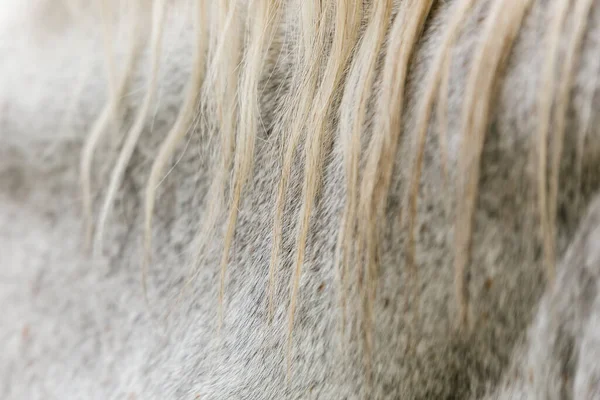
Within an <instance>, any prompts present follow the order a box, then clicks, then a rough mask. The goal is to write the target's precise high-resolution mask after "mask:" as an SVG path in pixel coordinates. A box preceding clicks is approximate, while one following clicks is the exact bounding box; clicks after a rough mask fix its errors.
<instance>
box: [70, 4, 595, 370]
mask: <svg viewBox="0 0 600 400" xmlns="http://www.w3.org/2000/svg"><path fill="white" fill-rule="evenodd" d="M193 3H194V7H195V16H194V27H195V31H194V35H195V36H194V57H193V68H192V72H191V76H190V78H189V83H188V87H187V94H186V96H185V99H184V101H183V104H182V106H181V109H180V111H179V116H178V118H177V120H176V122H175V124H174V125H173V127H172V129H171V130H170V132H169V133H168V135H167V136H166V137H165V139H164V141H163V143H162V145H161V147H160V149H159V151H158V155H157V157H156V159H155V160H154V164H153V165H152V168H151V172H150V178H149V180H148V184H147V187H146V191H145V201H146V202H145V225H144V230H145V253H146V256H145V260H144V261H143V263H142V265H143V282H144V291H145V286H146V284H145V281H146V278H145V276H146V268H147V265H148V263H149V262H150V255H151V251H152V244H151V235H150V230H151V224H152V216H153V212H154V208H155V194H156V188H157V186H158V184H159V182H160V180H161V177H162V175H163V173H164V169H165V166H166V165H167V162H168V161H169V159H170V158H171V157H172V156H173V154H174V151H175V149H176V147H177V145H178V144H179V143H180V142H181V141H182V139H183V138H184V137H185V135H186V133H187V132H188V130H189V129H190V128H191V126H192V124H193V121H194V118H195V111H196V110H197V109H198V105H199V104H200V106H201V107H202V108H203V109H206V110H208V111H209V112H211V113H212V114H213V115H214V116H215V119H216V122H215V125H214V126H212V125H210V126H208V129H210V130H211V131H212V132H214V133H215V134H218V135H219V137H220V156H219V157H218V158H217V159H216V160H215V161H214V167H213V168H212V179H213V181H212V184H211V188H210V190H209V196H208V199H207V203H206V207H205V213H206V214H205V217H204V221H205V223H204V228H203V229H202V231H201V232H199V234H198V235H199V237H198V243H199V245H198V252H197V257H196V259H197V260H199V259H201V257H202V254H203V251H204V244H205V242H206V240H207V239H208V237H209V235H211V234H212V233H213V232H214V231H215V230H216V228H217V222H218V219H219V215H221V213H222V212H223V211H226V212H227V218H226V225H225V231H224V236H223V243H224V247H223V253H222V258H221V262H220V266H219V268H220V286H219V305H220V306H219V325H220V324H221V323H222V320H223V317H222V315H223V309H222V308H223V294H224V290H225V277H226V273H227V265H228V262H229V253H230V249H231V246H232V242H233V238H234V233H235V228H236V223H237V218H238V209H239V205H240V202H241V199H242V196H243V194H244V189H245V185H246V183H247V182H248V180H249V178H250V177H251V176H252V173H253V159H254V149H255V142H256V140H257V135H258V132H259V130H260V124H261V121H260V116H259V96H260V94H259V82H260V79H261V76H262V74H263V73H264V67H265V62H264V60H265V58H266V56H267V53H268V52H269V50H270V49H271V48H272V46H275V45H277V46H279V45H280V44H274V42H273V37H274V36H275V35H276V33H277V31H278V29H279V26H280V23H281V21H282V19H283V15H284V13H285V11H286V7H292V8H294V10H293V15H297V16H298V19H299V21H298V30H297V32H294V34H296V35H297V38H295V39H296V42H297V43H298V44H297V47H295V48H294V49H293V51H294V53H293V54H292V56H293V57H295V58H296V60H295V62H294V63H293V66H292V67H291V68H292V71H291V76H292V78H291V83H290V89H289V90H288V91H287V93H286V94H285V96H286V98H285V99H284V102H283V104H284V106H283V112H282V115H283V117H282V122H281V123H280V124H278V125H277V126H276V127H275V134H276V135H280V137H282V138H285V140H283V141H282V142H283V143H285V148H284V149H283V154H282V160H281V171H280V172H281V174H280V180H279V184H278V189H277V198H276V208H275V210H274V221H273V232H272V250H271V258H270V263H269V280H268V282H269V286H268V288H267V290H268V296H267V298H268V314H269V318H271V317H272V314H273V302H274V300H273V291H274V284H275V280H276V277H275V274H276V270H277V265H278V263H279V262H280V258H281V257H280V251H281V245H282V232H283V228H284V227H283V215H284V206H285V204H286V195H287V191H288V183H289V180H290V174H291V171H292V163H293V162H294V158H295V154H296V152H297V150H298V149H300V148H303V149H304V154H303V157H302V158H303V160H304V162H303V164H304V179H303V185H302V198H301V202H300V204H301V210H300V214H299V216H298V221H297V234H296V245H295V255H294V265H293V271H291V285H290V305H289V326H288V332H289V340H288V353H289V349H290V346H291V343H292V341H291V338H292V333H293V328H294V316H295V311H296V301H297V298H298V290H299V280H300V277H301V274H302V267H303V264H304V256H305V252H306V242H307V235H308V232H309V230H310V222H311V221H310V217H311V214H312V211H313V209H314V205H315V201H316V196H317V192H318V190H319V188H320V180H321V177H322V175H323V148H324V146H325V141H326V140H325V139H326V135H327V131H328V129H329V128H330V127H329V126H328V124H329V121H330V120H331V119H332V118H333V117H334V115H339V123H338V124H337V126H336V127H335V129H337V134H338V135H339V138H340V141H341V144H342V150H343V160H344V165H343V170H344V174H345V200H344V207H343V211H342V214H341V215H340V227H339V237H338V246H337V249H336V260H335V263H336V266H337V268H338V272H339V277H340V279H339V281H340V288H339V292H340V303H341V309H342V316H341V318H342V326H344V325H345V319H346V313H347V305H348V304H349V301H350V300H349V290H348V288H349V286H350V283H349V280H350V279H352V276H354V279H355V281H356V282H355V283H356V284H357V285H358V288H359V289H358V290H359V293H360V296H359V299H358V301H359V303H360V309H361V315H362V327H363V330H362V331H363V333H364V336H363V343H364V348H365V354H366V355H367V357H366V360H367V363H368V359H369V357H368V355H369V353H370V351H371V348H372V340H373V339H372V333H371V325H372V320H373V317H372V312H373V311H372V309H373V299H374V296H375V290H376V287H375V275H376V269H377V260H378V252H379V246H380V245H379V242H380V236H381V230H382V229H383V227H384V226H385V219H384V218H385V217H384V211H385V208H386V204H387V199H388V195H389V192H390V185H391V179H392V174H393V170H394V163H395V159H396V153H397V151H398V146H399V143H400V138H401V136H402V135H407V134H411V135H414V142H413V143H414V151H413V154H414V160H413V162H412V164H411V165H412V167H411V171H410V184H409V185H408V190H407V191H406V201H405V206H406V207H407V209H406V210H405V212H404V213H403V214H404V215H405V216H406V218H407V220H406V221H407V231H408V241H407V251H406V254H407V260H406V267H407V268H408V276H409V277H410V279H414V280H417V279H418V270H417V267H416V263H415V251H416V250H415V242H416V239H415V227H416V225H417V222H416V220H417V202H418V199H419V184H420V179H421V168H422V163H423V154H424V147H425V140H426V134H427V131H428V127H429V124H430V120H431V115H432V112H433V105H434V104H437V111H436V113H437V114H438V120H439V121H440V126H439V129H438V132H439V135H440V140H439V142H440V144H441V146H440V147H441V148H440V155H441V160H442V163H441V164H442V168H443V169H444V175H447V173H446V168H447V159H448V149H447V144H446V143H447V140H446V125H447V122H446V120H447V116H446V108H447V107H446V102H447V97H448V89H447V88H448V79H449V72H448V71H449V68H450V57H451V50H452V48H453V46H454V44H455V41H456V38H457V36H458V35H459V34H460V31H461V25H462V24H463V22H464V21H465V20H466V19H467V18H468V17H469V15H470V13H471V11H472V9H473V6H474V3H475V0H456V1H455V2H454V4H452V5H451V6H450V8H449V10H450V11H449V12H450V16H449V17H448V19H447V21H448V23H447V27H446V28H445V30H444V33H443V37H442V40H441V45H440V46H439V47H438V49H437V52H436V54H435V55H434V58H433V62H432V63H431V68H430V70H429V71H428V73H427V75H426V78H425V79H426V83H425V85H424V87H425V91H424V92H423V93H422V94H421V96H420V98H419V99H418V104H417V108H416V125H415V129H414V132H403V128H402V127H403V123H402V120H401V118H402V115H403V113H402V110H403V109H404V108H405V104H404V103H405V102H404V92H405V85H406V81H407V75H408V70H409V67H410V62H411V59H412V55H413V53H414V51H415V47H416V46H417V43H418V41H419V38H420V36H421V33H422V32H423V29H424V27H425V24H426V21H427V18H428V15H429V13H430V10H431V8H432V4H433V0H406V1H401V2H399V6H398V7H397V9H396V8H395V6H394V2H393V1H392V0H378V1H373V2H370V4H368V5H367V4H363V1H362V0H335V1H328V0H325V1H323V0H297V1H296V0H290V1H284V0H250V1H245V0H244V1H243V0H239V1H236V0H215V1H208V0H193ZM570 3H571V2H570V1H568V0H557V1H556V2H555V6H554V7H552V8H550V10H549V12H550V13H551V18H552V21H551V23H550V26H549V29H548V33H547V35H546V41H547V42H546V43H545V44H544V49H545V50H544V51H545V52H546V59H545V63H544V70H543V71H542V84H541V85H540V86H539V97H538V99H539V100H538V108H537V114H538V125H537V128H538V131H537V135H535V137H536V138H537V139H536V140H537V143H536V145H535V146H534V147H535V148H536V149H537V191H538V194H537V195H538V197H537V198H538V208H539V216H540V221H541V223H540V225H541V232H542V237H543V245H544V246H543V249H544V255H545V265H546V267H547V275H548V279H549V280H550V281H552V279H553V278H554V274H555V273H554V265H555V259H554V258H555V254H554V241H555V236H556V228H555V225H556V204H557V191H558V187H559V181H558V179H559V178H558V167H559V162H560V159H561V154H562V141H563V134H564V125H565V113H566V105H567V100H568V96H567V95H568V92H569V89H570V87H571V80H572V75H573V72H574V65H575V62H576V58H577V57H576V56H577V51H578V49H579V47H580V46H581V42H582V38H583V34H584V31H585V26H586V16H587V14H588V12H589V10H590V7H591V4H592V1H591V0H578V1H577V2H576V3H577V4H576V7H575V12H574V27H575V28H574V31H573V33H572V34H571V35H570V37H569V42H568V47H567V48H568V51H567V53H566V57H564V59H563V60H562V63H560V62H559V59H558V56H557V55H558V48H559V39H560V37H561V32H562V31H563V22H564V19H565V15H566V13H567V9H568V6H569V4H570ZM132 4H137V2H132ZM530 5H531V0H494V1H492V2H491V6H490V9H489V11H488V14H487V16H486V19H485V22H484V28H483V33H482V35H481V37H480V38H479V40H478V42H477V44H476V49H475V52H474V56H473V59H472V60H471V62H470V67H469V73H468V78H467V82H466V86H465V97H464V106H463V112H462V116H461V124H462V132H463V133H462V134H463V139H462V144H461V146H460V150H459V157H458V173H457V176H458V177H459V180H458V185H457V188H458V190H457V193H456V199H457V200H456V207H457V208H456V223H455V246H454V249H455V255H454V270H455V278H454V280H455V295H456V301H457V304H458V306H459V307H458V309H459V315H458V319H459V321H460V322H461V323H462V324H466V323H467V309H468V301H469V297H468V291H467V287H466V284H465V279H466V266H467V264H468V263H469V256H470V247H471V238H472V231H473V227H472V225H473V215H474V210H475V206H476V201H477V194H478V183H479V173H480V163H481V157H482V150H483V145H484V142H485V135H486V132H487V130H488V119H489V116H490V110H491V108H492V107H493V100H494V89H495V83H496V82H497V81H498V78H499V76H500V74H501V71H502V69H503V66H504V65H505V64H506V60H507V58H508V54H509V53H510V51H511V48H512V44H513V42H514V40H515V37H516V36H517V34H518V33H519V29H520V27H521V24H522V21H523V19H524V16H525V15H526V13H527V12H528V9H529V8H530ZM166 7H167V2H166V0H154V1H153V2H152V10H153V17H152V35H151V39H150V42H149V46H150V49H151V59H150V63H151V70H150V73H149V74H148V77H147V92H146V95H145V97H144V100H143V102H142V104H141V106H140V108H139V110H138V114H137V117H136V119H135V121H134V124H133V126H132V127H131V128H130V130H129V131H128V132H127V134H126V136H125V137H126V140H125V143H124V145H123V147H122V149H121V153H120V155H119V158H118V161H117V164H116V165H115V167H114V170H113V173H112V175H111V179H110V183H109V185H108V188H107V194H106V197H105V199H104V203H103V206H102V209H101V212H100V215H99V218H98V219H97V223H96V226H97V227H96V247H97V248H100V247H101V239H102V236H103V233H104V227H105V223H106V221H107V218H108V216H109V214H110V211H111V209H112V206H113V202H114V199H115V194H116V192H117V190H118V188H119V185H120V181H121V179H122V176H123V172H124V169H125V167H126V166H127V164H128V162H129V160H130V158H131V154H132V152H133V150H134V148H135V146H136V143H137V141H138V139H139V137H140V135H141V133H142V128H143V123H144V121H145V119H146V118H147V117H148V112H149V107H150V104H151V103H152V100H153V98H154V95H155V90H156V84H157V82H156V80H157V76H158V75H157V70H158V65H159V62H158V61H159V58H160V53H161V37H162V29H163V24H164V16H165V9H166ZM132 15H135V13H134V12H132ZM131 29H132V32H133V33H132V35H131V37H132V40H131V43H132V44H131V50H130V52H129V53H130V58H129V59H128V60H127V61H126V62H125V68H124V71H121V73H120V74H119V73H118V72H116V71H115V68H114V64H113V63H111V62H108V63H107V70H108V75H109V82H110V84H109V86H110V97H109V100H108V102H107V105H106V107H105V108H104V109H103V111H102V112H101V114H100V115H99V116H98V119H97V121H96V123H95V124H94V125H93V128H92V130H91V131H90V134H89V136H88V140H87V142H86V144H85V146H84V149H83V153H82V158H81V160H82V161H81V186H82V188H83V202H84V211H85V212H84V215H85V217H86V220H87V221H88V226H89V227H91V226H92V225H91V219H92V210H91V196H90V191H91V188H90V165H91V160H92V157H93V154H94V150H95V148H96V147H97V144H98V141H99V139H100V138H101V136H102V135H103V134H104V132H106V130H107V129H108V125H109V124H110V123H111V121H112V120H115V119H118V118H117V114H118V110H119V107H120V105H121V98H122V96H123V90H124V86H125V85H126V82H127V80H128V77H129V75H130V71H131V69H132V68H133V66H132V65H133V59H134V57H135V53H136V51H137V48H138V47H139V46H140V44H139V43H138V42H137V41H136V39H135V38H136V37H137V35H136V34H135V31H136V28H135V24H133V25H132V28H131ZM388 31H389V33H388ZM386 34H387V40H386ZM108 42H110V41H108ZM108 51H109V52H110V51H111V50H110V49H108ZM381 54H383V66H382V70H381V76H382V78H381V79H382V84H381V88H380V93H379V96H378V98H377V101H376V102H375V103H374V105H373V106H374V116H373V129H372V134H371V136H370V138H369V142H368V145H367V147H366V150H365V151H364V154H362V153H361V149H362V146H361V140H362V138H361V136H362V132H363V130H364V129H365V120H366V118H367V108H368V105H369V102H370V101H371V99H372V97H373V96H372V95H373V90H374V89H373V85H374V82H375V75H376V73H377V62H378V59H379V57H380V56H381ZM557 71H559V72H560V79H557ZM556 82H559V84H558V88H556V87H555V86H556ZM337 95H341V99H340V101H339V102H336V101H335V98H336V96H337ZM553 99H556V101H555V104H554V112H551V111H552V107H553ZM550 126H552V127H553V129H554V135H553V140H552V148H551V150H550V156H551V159H550V178H549V179H548V174H547V162H548V161H547V158H548V141H549V140H548V138H549V130H550ZM578 143H582V142H581V141H578ZM579 147H581V146H579ZM581 154H582V150H581V149H579V151H578V163H579V164H581V157H582V156H581ZM361 160H362V161H361ZM361 163H362V164H364V168H363V169H362V171H361V168H360V165H361ZM230 175H231V178H230ZM227 188H229V194H228V196H226V195H225V192H226V190H227ZM91 238H92V232H91V228H89V229H88V239H89V240H91ZM199 265H200V263H199V262H195V263H194V268H198V266H199ZM351 267H353V268H354V272H353V273H351V272H350V268H351ZM194 274H195V270H194V269H193V270H192V272H191V274H190V281H188V282H191V279H192V277H193V275H194ZM414 287H415V288H418V285H414ZM416 294H417V295H418V293H416ZM288 361H289V358H288ZM288 367H289V364H288Z"/></svg>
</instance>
